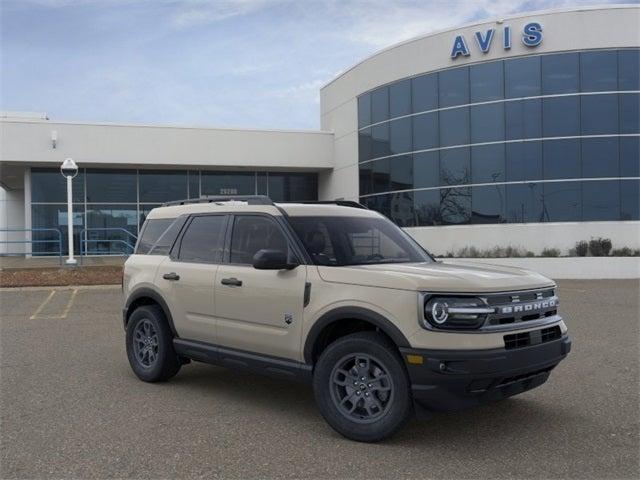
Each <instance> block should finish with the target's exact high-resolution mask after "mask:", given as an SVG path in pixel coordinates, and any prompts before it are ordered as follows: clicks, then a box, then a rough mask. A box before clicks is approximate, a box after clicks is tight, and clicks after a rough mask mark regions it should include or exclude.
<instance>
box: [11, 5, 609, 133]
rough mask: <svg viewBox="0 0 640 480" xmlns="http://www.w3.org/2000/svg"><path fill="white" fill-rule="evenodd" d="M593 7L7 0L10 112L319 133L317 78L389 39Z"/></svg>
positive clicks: (56, 117) (321, 80) (323, 78)
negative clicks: (517, 16)
mask: <svg viewBox="0 0 640 480" xmlns="http://www.w3.org/2000/svg"><path fill="white" fill-rule="evenodd" d="M592 3H593V2H583V1H576V0H574V1H568V0H556V1H551V0H526V1H522V0H485V1H482V2H480V1H471V0H423V1H393V0H369V1H355V0H353V1H350V0H326V1H320V0H212V1H204V0H166V1H165V0H0V6H1V11H0V14H1V26H2V30H1V38H0V39H1V43H0V49H1V51H0V55H1V69H2V70H1V78H0V80H1V84H0V110H10V111H35V112H46V113H47V114H48V115H49V117H50V118H51V119H53V120H76V121H98V122H100V121H105V122H123V123H155V124H185V125H203V126H225V127H229V126H234V127H255V128H285V129H287V128H291V129H315V128H318V127H319V88H320V86H321V85H322V84H323V83H325V82H327V81H328V80H330V79H331V78H333V77H334V76H335V75H336V74H338V73H339V72H340V71H342V70H344V69H346V68H348V67H349V66H351V65H353V64H354V63H356V62H358V61H359V60H361V59H363V58H364V57H366V56H368V55H370V54H372V53H373V52H375V51H376V50H378V49H380V48H383V47H385V46H388V45H391V44H393V43H395V42H398V41H401V40H404V39H407V38H410V37H412V36H415V35H419V34H423V33H428V32H430V31H435V30H439V29H442V28H446V27H452V26H456V25H460V24H463V23H467V22H471V21H475V20H480V19H484V18H491V17H499V16H503V15H508V14H512V13H517V12H521V11H532V10H540V9H547V8H560V7H567V6H576V5H588V4H592ZM600 3H602V2H600Z"/></svg>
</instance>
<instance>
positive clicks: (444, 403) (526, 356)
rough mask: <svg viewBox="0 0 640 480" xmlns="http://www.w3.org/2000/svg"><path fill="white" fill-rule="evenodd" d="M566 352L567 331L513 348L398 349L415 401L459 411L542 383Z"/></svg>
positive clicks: (568, 346) (568, 344)
mask: <svg viewBox="0 0 640 480" xmlns="http://www.w3.org/2000/svg"><path fill="white" fill-rule="evenodd" d="M570 351H571V339H570V338H569V336H568V335H564V336H563V337H561V338H559V339H557V340H554V341H550V342H547V343H542V344H538V345H532V346H529V347H524V348H517V349H513V350H506V349H504V348H501V349H492V350H423V349H415V348H401V349H400V352H401V353H402V356H403V358H404V360H405V364H406V367H407V371H408V372H409V378H410V380H411V389H412V392H413V399H414V401H416V402H417V403H418V404H420V405H421V406H422V407H424V408H426V409H427V410H429V411H434V412H438V411H440V412H442V411H445V412H446V411H455V410H462V409H465V408H470V407H474V406H476V405H481V404H484V403H488V402H491V401H495V400H500V399H503V398H507V397H510V396H512V395H517V394H519V393H522V392H525V391H527V390H531V389H532V388H535V387H537V386H539V385H542V384H543V383H544V382H545V381H546V380H547V378H549V373H550V372H551V370H552V369H553V368H554V367H555V366H556V365H557V364H558V363H560V361H561V360H563V359H564V358H565V357H566V356H567V354H568V353H569V352H570ZM420 362H421V363H420Z"/></svg>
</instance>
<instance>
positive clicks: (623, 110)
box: [619, 93, 640, 134]
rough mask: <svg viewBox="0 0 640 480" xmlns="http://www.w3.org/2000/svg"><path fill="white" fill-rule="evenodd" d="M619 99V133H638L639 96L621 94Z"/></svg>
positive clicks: (639, 130) (639, 125) (635, 94)
mask: <svg viewBox="0 0 640 480" xmlns="http://www.w3.org/2000/svg"><path fill="white" fill-rule="evenodd" d="M619 97H620V133H636V134H637V133H640V121H639V117H640V95H638V94H637V93H621V94H620V95H619Z"/></svg>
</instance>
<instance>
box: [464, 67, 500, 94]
mask: <svg viewBox="0 0 640 480" xmlns="http://www.w3.org/2000/svg"><path fill="white" fill-rule="evenodd" d="M469 78H470V84H471V89H470V90H471V103H475V102H485V101H489V100H499V99H501V98H504V71H503V62H489V63H481V64H479V65H472V66H471V67H470V68H469Z"/></svg>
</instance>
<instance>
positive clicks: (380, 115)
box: [371, 87, 389, 123]
mask: <svg viewBox="0 0 640 480" xmlns="http://www.w3.org/2000/svg"><path fill="white" fill-rule="evenodd" d="M388 119H389V88H388V87H382V88H378V89H377V90H374V91H373V92H371V123H377V122H382V121H384V120H388Z"/></svg>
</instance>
